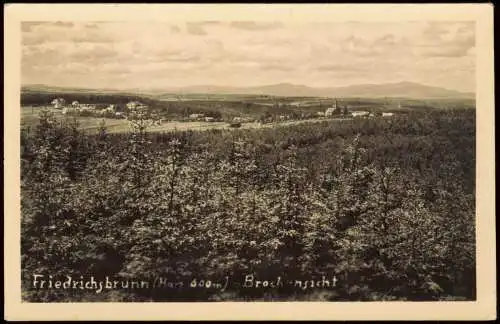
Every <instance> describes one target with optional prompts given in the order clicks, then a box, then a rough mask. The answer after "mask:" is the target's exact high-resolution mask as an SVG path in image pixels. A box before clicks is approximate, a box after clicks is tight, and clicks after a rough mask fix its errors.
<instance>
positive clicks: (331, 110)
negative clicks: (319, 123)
mask: <svg viewBox="0 0 500 324" xmlns="http://www.w3.org/2000/svg"><path fill="white" fill-rule="evenodd" d="M335 110H337V108H334V107H330V108H328V109H327V110H326V111H325V116H326V117H330V116H333V114H334V113H335Z"/></svg>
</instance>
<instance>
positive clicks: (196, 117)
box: [189, 114, 205, 119]
mask: <svg viewBox="0 0 500 324" xmlns="http://www.w3.org/2000/svg"><path fill="white" fill-rule="evenodd" d="M203 117H205V115H204V114H191V115H189V118H190V119H198V118H203Z"/></svg>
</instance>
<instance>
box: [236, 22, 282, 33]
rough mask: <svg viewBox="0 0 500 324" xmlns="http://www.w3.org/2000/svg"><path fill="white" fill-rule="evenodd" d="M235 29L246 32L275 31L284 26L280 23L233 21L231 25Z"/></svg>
mask: <svg viewBox="0 0 500 324" xmlns="http://www.w3.org/2000/svg"><path fill="white" fill-rule="evenodd" d="M229 25H230V26H231V27H233V28H237V29H244V30H254V31H259V30H273V29H278V28H282V27H283V24H282V23H279V22H269V23H268V22H258V23H257V22H255V21H232V22H231V23H230V24H229Z"/></svg>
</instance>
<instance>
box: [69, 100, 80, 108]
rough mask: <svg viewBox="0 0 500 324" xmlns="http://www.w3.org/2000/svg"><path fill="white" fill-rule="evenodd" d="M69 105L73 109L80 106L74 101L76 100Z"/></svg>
mask: <svg viewBox="0 0 500 324" xmlns="http://www.w3.org/2000/svg"><path fill="white" fill-rule="evenodd" d="M71 105H72V106H73V107H78V105H80V103H79V102H78V101H76V100H75V101H73V102H72V103H71Z"/></svg>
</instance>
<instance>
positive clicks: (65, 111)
mask: <svg viewBox="0 0 500 324" xmlns="http://www.w3.org/2000/svg"><path fill="white" fill-rule="evenodd" d="M78 111H79V109H78V108H74V107H64V108H63V110H62V113H63V115H66V114H70V113H74V112H78Z"/></svg>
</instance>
